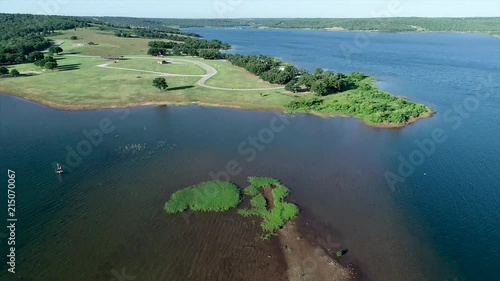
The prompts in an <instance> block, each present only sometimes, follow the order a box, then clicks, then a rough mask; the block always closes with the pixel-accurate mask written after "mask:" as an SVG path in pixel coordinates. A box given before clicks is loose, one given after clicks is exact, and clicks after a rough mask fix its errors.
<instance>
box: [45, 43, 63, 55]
mask: <svg viewBox="0 0 500 281" xmlns="http://www.w3.org/2000/svg"><path fill="white" fill-rule="evenodd" d="M62 44H64V40H56V42H55V43H54V44H52V46H50V47H59V46H61V45H62ZM50 47H48V48H47V50H43V51H42V52H44V53H48V52H49V50H50Z"/></svg>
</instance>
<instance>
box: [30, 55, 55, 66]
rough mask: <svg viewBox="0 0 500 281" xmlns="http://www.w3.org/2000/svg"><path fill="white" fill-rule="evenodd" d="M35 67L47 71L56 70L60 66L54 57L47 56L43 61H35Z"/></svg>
mask: <svg viewBox="0 0 500 281" xmlns="http://www.w3.org/2000/svg"><path fill="white" fill-rule="evenodd" d="M42 56H43V54H42ZM35 65H36V66H40V67H43V68H46V69H56V68H57V66H58V64H57V61H56V60H55V59H54V57H53V56H45V57H43V58H41V59H38V60H37V61H35Z"/></svg>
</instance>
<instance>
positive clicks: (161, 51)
mask: <svg viewBox="0 0 500 281" xmlns="http://www.w3.org/2000/svg"><path fill="white" fill-rule="evenodd" d="M148 45H149V47H150V48H149V50H148V55H152V56H158V55H175V56H181V55H188V56H199V57H202V58H204V59H220V58H223V55H222V53H221V52H220V50H227V49H229V48H231V45H229V44H226V43H223V42H221V41H219V40H211V41H208V40H205V39H198V38H189V37H188V38H187V39H185V40H184V41H183V42H172V41H170V42H164V41H151V42H149V44H148Z"/></svg>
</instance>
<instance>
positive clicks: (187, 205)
mask: <svg viewBox="0 0 500 281" xmlns="http://www.w3.org/2000/svg"><path fill="white" fill-rule="evenodd" d="M239 203H240V191H239V190H238V187H236V185H234V184H232V183H228V182H222V181H208V182H204V183H201V184H199V185H195V186H190V187H187V188H185V189H182V190H179V191H177V192H175V193H174V194H172V197H171V199H170V200H169V201H168V202H167V203H166V204H165V211H166V212H167V213H169V214H176V213H181V212H183V211H185V210H187V209H190V210H192V211H204V212H222V211H227V210H229V209H231V208H234V207H236V206H238V204H239Z"/></svg>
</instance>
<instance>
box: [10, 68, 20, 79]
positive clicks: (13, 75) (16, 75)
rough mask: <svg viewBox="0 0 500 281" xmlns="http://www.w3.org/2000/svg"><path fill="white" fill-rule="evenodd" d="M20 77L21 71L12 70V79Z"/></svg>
mask: <svg viewBox="0 0 500 281" xmlns="http://www.w3.org/2000/svg"><path fill="white" fill-rule="evenodd" d="M19 75H21V73H19V71H17V69H12V70H11V71H10V76H12V77H18V76H19Z"/></svg>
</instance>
